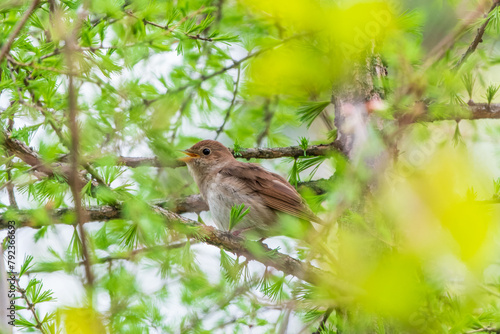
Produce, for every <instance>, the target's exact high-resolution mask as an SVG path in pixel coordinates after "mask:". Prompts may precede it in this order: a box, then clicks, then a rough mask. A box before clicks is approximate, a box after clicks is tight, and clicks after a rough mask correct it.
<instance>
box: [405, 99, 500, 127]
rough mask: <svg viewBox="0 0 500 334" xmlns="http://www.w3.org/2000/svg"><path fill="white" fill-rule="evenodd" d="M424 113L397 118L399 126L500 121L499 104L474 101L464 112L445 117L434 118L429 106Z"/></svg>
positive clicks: (469, 103)
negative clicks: (426, 123) (429, 111)
mask: <svg viewBox="0 0 500 334" xmlns="http://www.w3.org/2000/svg"><path fill="white" fill-rule="evenodd" d="M456 107H457V106H450V108H456ZM422 110H423V111H424V112H423V113H422V114H411V113H408V114H404V115H401V116H398V117H397V120H398V122H399V124H410V123H416V122H438V121H446V120H453V121H460V120H478V119H500V104H499V103H492V104H487V103H475V102H473V101H469V102H468V106H467V107H464V108H463V110H464V112H462V113H456V114H450V115H443V116H437V117H435V116H432V115H429V114H428V113H427V110H428V106H424V107H423V109H422Z"/></svg>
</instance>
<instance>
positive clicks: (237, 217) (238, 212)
mask: <svg viewBox="0 0 500 334" xmlns="http://www.w3.org/2000/svg"><path fill="white" fill-rule="evenodd" d="M243 209H245V204H240V205H234V206H233V207H232V208H231V213H230V216H229V231H231V230H232V229H233V228H234V227H235V226H236V225H238V223H240V222H241V221H242V220H243V218H244V217H245V216H246V215H247V214H248V213H249V212H250V208H247V209H246V210H245V211H243Z"/></svg>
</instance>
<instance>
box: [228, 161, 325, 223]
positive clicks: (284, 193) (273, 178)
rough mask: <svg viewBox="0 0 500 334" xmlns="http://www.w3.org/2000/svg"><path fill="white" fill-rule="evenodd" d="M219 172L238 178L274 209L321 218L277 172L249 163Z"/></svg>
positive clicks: (300, 215) (303, 217) (312, 219)
mask: <svg viewBox="0 0 500 334" xmlns="http://www.w3.org/2000/svg"><path fill="white" fill-rule="evenodd" d="M219 173H220V174H221V175H223V176H226V177H231V178H234V179H236V180H238V181H239V182H240V184H241V185H242V186H245V187H248V188H250V190H251V191H252V192H254V193H257V194H259V195H260V196H261V198H262V199H263V201H264V203H265V204H266V205H267V206H268V207H270V208H272V209H274V210H277V211H281V212H284V213H287V214H289V215H292V216H295V217H298V218H301V219H305V220H308V221H313V222H318V223H321V220H320V219H319V218H318V217H317V216H316V215H315V214H314V213H313V212H312V211H311V210H310V209H309V208H308V207H307V205H306V204H305V203H304V201H303V199H302V197H300V195H299V193H298V192H297V190H295V188H294V187H293V186H292V185H291V184H289V183H288V182H287V181H286V180H285V179H284V178H283V177H281V176H280V175H278V174H275V173H271V172H269V171H267V170H265V169H264V168H262V167H261V166H259V165H256V164H250V163H239V164H235V165H231V166H227V167H224V168H222V169H221V170H220V171H219Z"/></svg>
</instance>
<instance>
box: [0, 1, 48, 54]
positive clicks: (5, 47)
mask: <svg viewBox="0 0 500 334" xmlns="http://www.w3.org/2000/svg"><path fill="white" fill-rule="evenodd" d="M39 3H40V0H34V1H33V2H32V3H31V5H30V7H29V8H28V9H27V10H26V12H24V15H23V17H22V18H21V20H19V21H18V22H17V24H16V26H15V27H14V30H13V31H12V33H11V34H10V36H9V38H8V39H7V42H5V44H4V45H3V46H2V49H1V50H0V63H1V62H2V61H3V58H4V57H5V56H6V55H7V54H8V53H9V51H10V47H11V46H12V43H13V42H14V40H15V39H16V37H17V35H19V32H21V29H22V28H23V27H24V25H25V24H26V22H27V21H28V19H29V17H30V16H31V14H32V13H33V11H34V10H35V9H36V8H37V7H38V4H39Z"/></svg>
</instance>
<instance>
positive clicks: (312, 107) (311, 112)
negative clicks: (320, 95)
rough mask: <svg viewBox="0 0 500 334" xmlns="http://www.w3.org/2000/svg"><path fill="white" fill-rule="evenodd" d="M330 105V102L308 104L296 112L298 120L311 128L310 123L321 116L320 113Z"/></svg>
mask: <svg viewBox="0 0 500 334" xmlns="http://www.w3.org/2000/svg"><path fill="white" fill-rule="evenodd" d="M329 104H330V101H321V102H308V103H306V104H304V105H303V106H301V107H300V108H299V109H298V110H297V114H298V115H299V120H300V121H301V122H304V123H306V124H307V126H308V127H310V126H311V124H312V122H314V120H315V119H316V118H317V117H318V116H319V115H320V114H321V112H322V111H323V110H324V109H325V108H326V107H327V106H328V105H329Z"/></svg>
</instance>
